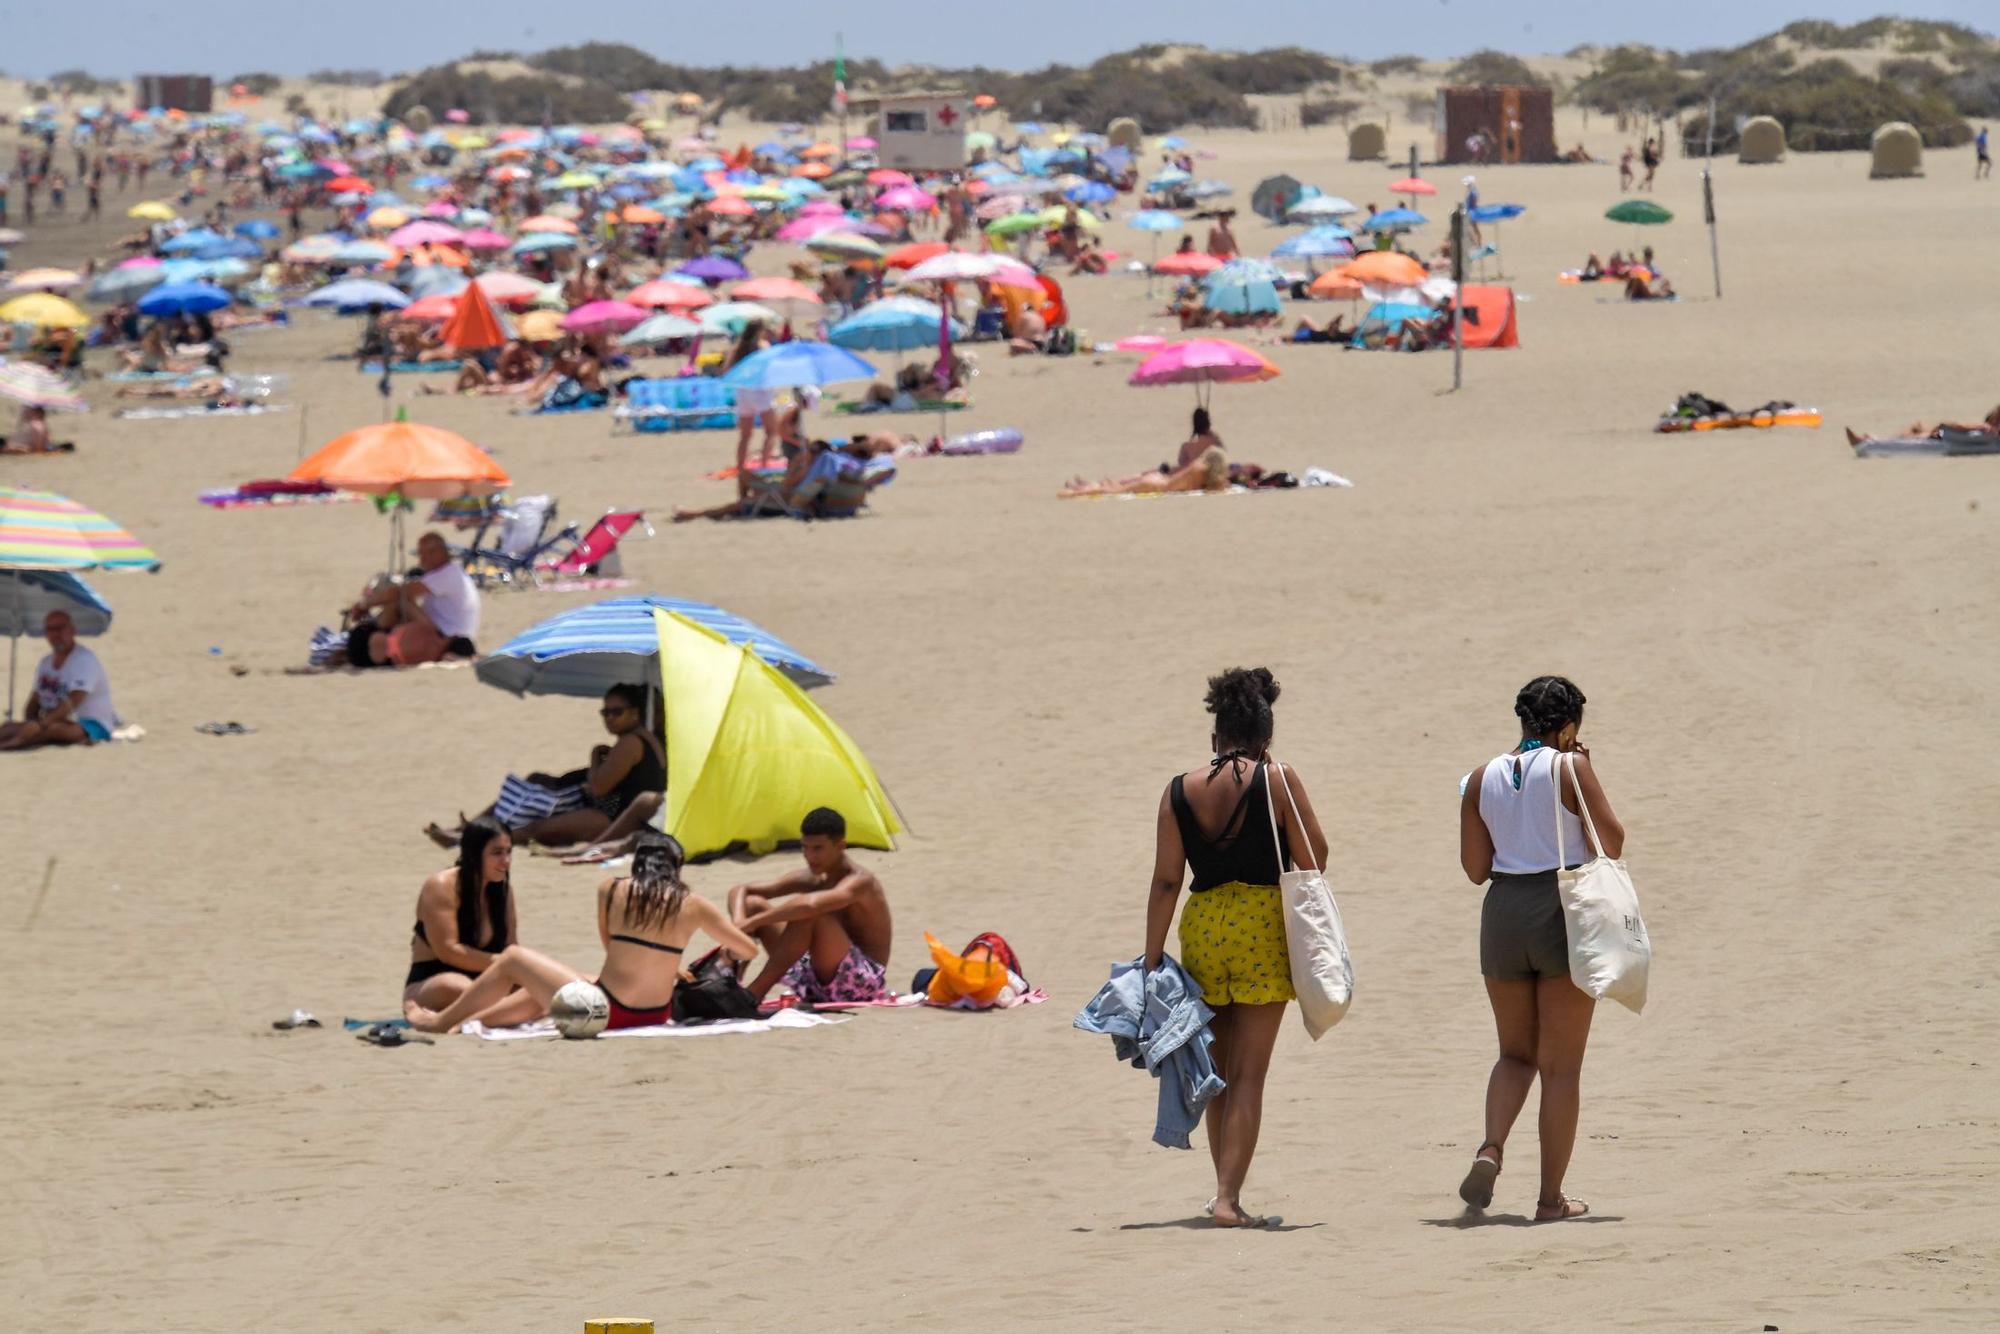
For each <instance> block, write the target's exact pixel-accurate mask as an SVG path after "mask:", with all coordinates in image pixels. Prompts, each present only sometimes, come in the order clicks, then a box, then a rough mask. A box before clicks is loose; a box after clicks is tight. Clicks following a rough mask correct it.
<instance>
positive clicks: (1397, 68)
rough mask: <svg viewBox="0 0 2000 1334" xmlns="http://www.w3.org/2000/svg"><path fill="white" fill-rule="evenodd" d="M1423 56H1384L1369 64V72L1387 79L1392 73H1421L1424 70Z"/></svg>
mask: <svg viewBox="0 0 2000 1334" xmlns="http://www.w3.org/2000/svg"><path fill="white" fill-rule="evenodd" d="M1423 68H1424V58H1423V57H1422V56H1384V57H1383V58H1382V59H1380V60H1377V61H1375V62H1374V63H1372V64H1371V65H1369V66H1368V72H1369V73H1370V74H1373V75H1374V76H1375V77H1376V78H1378V79H1386V78H1388V77H1389V76H1390V75H1392V74H1420V73H1422V72H1423Z"/></svg>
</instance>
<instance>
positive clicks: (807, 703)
mask: <svg viewBox="0 0 2000 1334" xmlns="http://www.w3.org/2000/svg"><path fill="white" fill-rule="evenodd" d="M653 622H654V625H655V627H656V628H657V630H658V632H659V655H660V677H659V680H660V690H661V695H662V696H663V698H664V700H665V705H666V725H667V728H666V730H667V738H668V744H667V803H666V819H665V824H666V829H667V832H668V833H670V834H672V835H673V836H674V837H675V838H676V839H678V840H679V841H680V844H681V846H682V847H683V848H685V849H686V850H687V853H688V856H690V857H703V856H710V855H714V854H719V853H722V852H725V851H727V850H729V849H730V848H733V847H739V846H740V847H744V848H747V849H748V851H749V852H750V853H752V854H753V855H762V854H764V853H767V852H771V851H773V850H774V849H776V848H777V847H778V846H779V845H780V844H783V843H786V842H789V841H791V840H794V839H796V838H797V837H798V829H799V822H800V821H801V820H803V819H804V818H805V816H806V814H807V813H808V812H809V811H812V810H814V809H815V808H818V807H821V806H825V807H828V808H831V809H833V810H836V811H839V812H840V813H841V815H842V816H843V817H844V818H845V819H846V821H847V841H848V842H849V843H851V844H854V845H856V846H859V847H864V848H885V849H886V848H892V847H894V846H895V835H896V833H897V832H898V830H899V829H900V828H901V825H900V824H899V822H898V820H897V817H896V811H895V806H894V804H893V803H892V802H891V801H890V799H889V794H888V792H887V791H885V790H884V789H883V787H882V780H881V779H880V778H878V777H877V776H876V774H875V770H874V766H872V765H871V764H869V762H868V757H867V756H866V755H864V754H862V753H861V749H860V747H858V746H856V745H855V744H854V742H853V740H852V739H850V738H849V737H848V735H847V733H845V732H843V731H842V730H841V729H840V727H839V725H838V724H836V723H835V722H834V721H833V719H831V718H829V717H828V716H827V715H826V714H825V712H824V711H822V710H821V709H820V707H819V706H818V705H817V704H815V703H813V701H812V700H811V699H810V698H809V697H808V696H807V695H806V693H805V691H803V690H801V689H800V688H799V687H798V686H797V685H796V684H794V683H793V682H792V681H790V680H788V679H787V678H786V676H785V675H784V673H783V672H782V671H780V670H779V669H778V668H776V667H774V666H772V665H771V664H770V663H768V662H766V661H765V660H764V659H763V658H762V657H760V656H758V654H757V652H756V651H755V649H754V648H753V647H752V646H751V645H749V644H732V643H730V642H729V641H728V640H727V639H726V638H725V637H724V636H722V635H720V634H717V633H716V632H715V631H713V630H710V629H708V628H706V627H704V626H701V625H698V624H697V623H695V622H694V621H692V620H690V619H688V618H686V617H684V616H681V615H680V614H679V613H677V612H673V611H668V610H665V609H663V608H657V607H656V608H654V609H653Z"/></svg>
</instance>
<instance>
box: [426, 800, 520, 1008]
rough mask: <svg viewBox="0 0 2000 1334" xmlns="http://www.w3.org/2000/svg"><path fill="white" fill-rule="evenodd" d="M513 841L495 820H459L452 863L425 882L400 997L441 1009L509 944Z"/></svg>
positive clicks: (512, 903)
mask: <svg viewBox="0 0 2000 1334" xmlns="http://www.w3.org/2000/svg"><path fill="white" fill-rule="evenodd" d="M513 856H514V840H513V839H512V838H510V837H508V834H507V831H506V830H505V829H503V828H502V827H501V826H500V823H499V822H498V821H497V820H487V819H480V820H474V821H472V822H471V823H470V824H468V825H466V827H465V829H464V832H463V834H462V836H461V838H460V840H459V845H458V865H457V866H456V867H453V868H451V869H448V870H443V871H439V872H438V873H437V874H436V875H434V876H432V877H430V879H428V880H426V881H424V888H423V892H422V893H420V894H419V895H418V896H417V925H416V929H415V931H414V933H413V934H412V935H411V937H410V972H409V976H407V977H405V978H404V979H403V1003H404V1004H405V1005H421V1006H423V1007H424V1008H426V1009H431V1010H436V1009H442V1008H444V1007H445V1006H447V1005H449V1004H451V1003H452V1001H454V1000H456V999H457V998H458V997H459V996H462V995H464V994H465V992H466V991H467V989H469V988H470V987H471V986H472V981H473V979H474V978H476V977H478V976H479V975H480V973H482V972H484V971H485V970H486V968H487V967H488V966H489V965H490V964H492V962H493V961H494V960H495V959H497V958H499V957H500V954H501V952H502V951H504V950H505V949H506V948H507V947H508V946H510V945H512V944H513V943H514V932H515V921H514V891H513V887H512V886H511V884H510V883H509V881H508V870H509V868H510V867H511V865H512V863H513Z"/></svg>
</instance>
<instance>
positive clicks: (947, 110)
mask: <svg viewBox="0 0 2000 1334" xmlns="http://www.w3.org/2000/svg"><path fill="white" fill-rule="evenodd" d="M957 119H958V113H957V112H956V111H953V110H952V109H951V103H949V102H946V103H945V104H944V107H943V108H942V109H941V110H940V111H939V112H938V123H939V124H941V125H943V126H944V127H945V128H946V129H947V130H948V129H950V128H951V123H952V122H953V121H955V120H957Z"/></svg>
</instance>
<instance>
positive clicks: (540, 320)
mask: <svg viewBox="0 0 2000 1334" xmlns="http://www.w3.org/2000/svg"><path fill="white" fill-rule="evenodd" d="M514 328H515V330H516V332H518V333H519V334H520V335H521V337H522V338H523V339H524V340H526V341H527V342H530V343H552V342H554V341H555V340H556V339H558V338H561V337H562V332H563V327H562V314H561V312H559V311H554V310H531V311H529V312H528V313H527V314H526V315H523V316H521V318H520V319H518V320H516V321H515V322H514Z"/></svg>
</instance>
